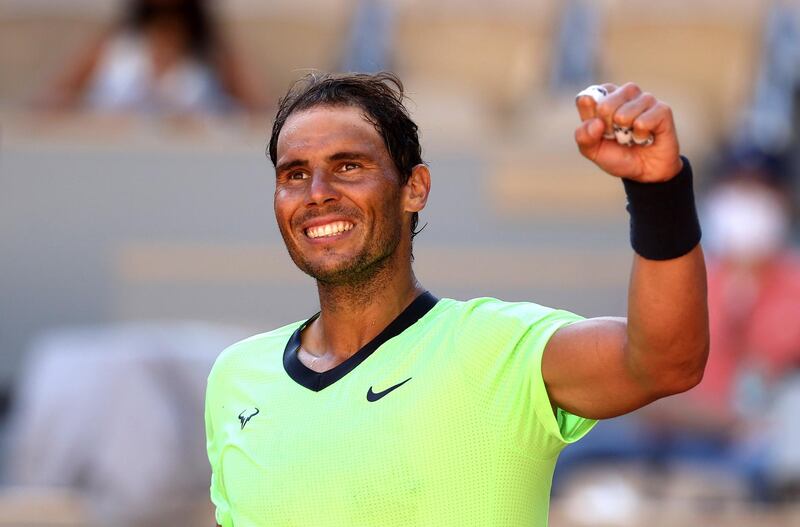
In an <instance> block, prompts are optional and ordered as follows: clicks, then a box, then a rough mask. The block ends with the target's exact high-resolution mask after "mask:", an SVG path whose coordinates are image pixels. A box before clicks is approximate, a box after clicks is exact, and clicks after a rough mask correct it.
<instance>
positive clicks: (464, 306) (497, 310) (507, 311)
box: [442, 297, 581, 327]
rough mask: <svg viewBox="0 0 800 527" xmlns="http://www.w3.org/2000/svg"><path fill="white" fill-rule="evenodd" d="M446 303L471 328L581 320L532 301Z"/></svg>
mask: <svg viewBox="0 0 800 527" xmlns="http://www.w3.org/2000/svg"><path fill="white" fill-rule="evenodd" d="M442 302H447V305H446V309H444V310H443V311H442V313H443V315H444V314H446V316H448V317H449V318H451V319H453V320H460V321H463V322H465V323H468V324H469V325H472V326H475V325H477V326H481V325H489V326H495V325H499V326H509V327H530V326H531V325H533V324H536V323H539V322H542V321H546V320H548V319H557V318H570V319H575V320H579V319H581V317H579V316H578V315H575V314H573V313H570V312H568V311H564V310H561V309H554V308H551V307H547V306H542V305H540V304H536V303H533V302H506V301H503V300H498V299H496V298H491V297H482V298H473V299H471V300H466V301H458V300H450V299H443V300H442Z"/></svg>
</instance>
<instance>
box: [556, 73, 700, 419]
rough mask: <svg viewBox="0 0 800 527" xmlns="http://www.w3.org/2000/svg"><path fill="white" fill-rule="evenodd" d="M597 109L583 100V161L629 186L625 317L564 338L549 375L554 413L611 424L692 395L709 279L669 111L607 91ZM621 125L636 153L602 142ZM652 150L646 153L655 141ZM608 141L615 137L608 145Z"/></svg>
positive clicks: (642, 96) (629, 92)
mask: <svg viewBox="0 0 800 527" xmlns="http://www.w3.org/2000/svg"><path fill="white" fill-rule="evenodd" d="M604 88H605V89H606V90H607V91H608V95H607V96H606V97H604V98H602V99H601V100H600V101H599V102H595V100H594V99H592V98H591V97H579V98H578V100H577V106H578V112H579V114H580V117H581V120H582V123H581V125H580V126H579V127H578V129H577V130H576V132H575V140H576V142H577V144H578V148H579V150H580V152H581V154H583V155H584V157H586V158H587V159H589V160H591V161H592V162H594V163H595V164H596V165H597V166H599V167H600V168H601V169H603V170H604V171H605V172H607V173H608V174H610V175H612V176H616V177H620V178H623V179H624V180H625V188H626V192H627V194H628V201H629V206H628V210H629V212H630V213H631V229H632V232H631V241H632V244H633V246H634V250H635V251H636V254H635V255H634V260H633V268H632V271H631V280H630V286H629V290H628V317H627V319H624V318H595V319H589V320H586V321H583V322H579V323H576V324H572V325H570V326H567V327H564V328H562V329H560V330H559V331H557V332H556V333H555V335H553V337H552V338H551V339H550V342H549V343H548V345H547V348H546V349H545V353H544V357H543V362H542V374H543V376H544V381H545V384H546V386H547V390H548V394H549V395H550V399H551V401H552V403H553V404H554V405H555V406H558V407H560V408H563V409H565V410H567V411H570V412H572V413H574V414H577V415H580V416H583V417H590V418H595V419H601V418H608V417H614V416H618V415H622V414H625V413H627V412H630V411H632V410H635V409H637V408H640V407H642V406H644V405H646V404H648V403H650V402H652V401H654V400H656V399H659V398H661V397H664V396H667V395H672V394H675V393H679V392H683V391H686V390H688V389H689V388H691V387H693V386H695V385H696V384H697V383H698V382H700V379H701V378H702V375H703V369H704V367H705V362H706V357H707V355H708V311H707V306H706V278H705V276H706V273H705V264H704V261H703V253H702V249H701V248H700V245H699V226H698V224H697V216H696V212H695V210H694V199H693V195H692V192H691V168H690V167H689V166H688V163H687V162H684V161H685V160H684V159H682V158H681V157H680V149H679V145H678V138H677V134H676V131H675V124H674V121H673V117H672V111H671V109H670V108H669V106H667V105H666V104H664V103H663V102H660V101H658V100H657V99H656V98H655V97H653V96H652V95H650V94H648V93H643V92H642V91H641V90H640V89H639V88H638V87H637V86H636V85H634V84H626V85H624V86H622V87H620V88H617V87H616V86H614V85H609V84H606V85H604ZM614 124H616V125H618V126H622V127H627V128H631V129H632V130H633V138H634V139H635V141H636V143H640V144H634V145H633V146H624V145H620V144H618V143H617V141H616V140H611V139H608V138H604V137H603V136H604V134H605V133H606V132H607V131H613V126H614ZM651 135H652V137H653V139H654V142H653V144H651V145H647V146H645V144H646V143H647V142H648V141H647V139H648V137H649V136H651ZM608 137H610V136H608Z"/></svg>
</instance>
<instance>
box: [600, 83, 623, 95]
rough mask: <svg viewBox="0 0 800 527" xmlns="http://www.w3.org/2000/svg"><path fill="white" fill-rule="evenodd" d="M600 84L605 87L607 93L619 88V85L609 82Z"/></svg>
mask: <svg viewBox="0 0 800 527" xmlns="http://www.w3.org/2000/svg"><path fill="white" fill-rule="evenodd" d="M600 86H602V87H603V88H605V89H606V91H607V92H608V93H613V92H615V91H617V90H618V89H619V86H617V85H616V84H612V83H610V82H606V83H604V84H601V85H600Z"/></svg>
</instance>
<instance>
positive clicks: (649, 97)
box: [639, 91, 658, 106]
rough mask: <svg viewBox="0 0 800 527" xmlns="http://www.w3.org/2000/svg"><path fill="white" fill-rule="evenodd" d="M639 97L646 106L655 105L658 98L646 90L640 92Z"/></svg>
mask: <svg viewBox="0 0 800 527" xmlns="http://www.w3.org/2000/svg"><path fill="white" fill-rule="evenodd" d="M639 97H641V99H642V101H643V102H644V103H646V104H647V105H648V106H650V105H655V104H657V103H658V100H657V99H656V97H655V95H653V94H652V93H650V92H647V91H646V92H642V94H641V95H640V96H639Z"/></svg>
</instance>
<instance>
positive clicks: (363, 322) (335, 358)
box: [303, 258, 425, 366]
mask: <svg viewBox="0 0 800 527" xmlns="http://www.w3.org/2000/svg"><path fill="white" fill-rule="evenodd" d="M393 263H395V262H391V261H388V262H386V264H385V265H382V266H381V267H380V268H379V269H377V270H376V271H375V273H374V274H371V275H370V276H369V277H365V278H364V279H363V280H360V281H357V282H352V283H344V284H331V283H322V282H317V289H318V292H319V301H320V316H319V318H318V319H317V320H316V321H314V323H313V324H312V325H311V326H309V327H308V328H307V329H306V331H304V333H303V347H304V348H306V349H307V350H309V351H310V352H312V353H313V354H314V355H317V356H320V357H325V358H326V362H327V363H328V364H329V365H333V366H335V365H336V364H339V363H341V362H343V361H345V360H346V359H347V358H349V357H350V356H352V355H353V354H354V353H355V352H357V351H358V350H359V349H361V347H363V346H364V345H365V344H366V343H368V342H369V341H370V340H372V339H373V338H375V337H376V336H377V335H378V334H379V333H380V332H381V331H383V329H384V328H385V327H386V326H387V325H389V323H390V322H391V321H392V320H394V319H395V318H396V317H397V316H398V315H399V314H400V313H401V312H402V311H403V310H404V309H405V308H406V307H408V305H409V304H410V303H411V302H412V301H413V300H414V299H415V298H416V297H417V296H419V295H420V294H421V293H423V292H424V291H425V290H424V288H423V287H422V286H421V285H420V284H419V282H417V279H416V277H415V276H414V272H413V271H412V269H411V259H410V258H408V259H405V265H393Z"/></svg>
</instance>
